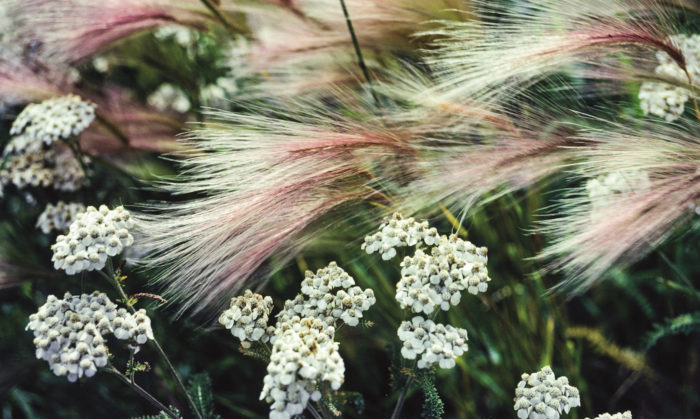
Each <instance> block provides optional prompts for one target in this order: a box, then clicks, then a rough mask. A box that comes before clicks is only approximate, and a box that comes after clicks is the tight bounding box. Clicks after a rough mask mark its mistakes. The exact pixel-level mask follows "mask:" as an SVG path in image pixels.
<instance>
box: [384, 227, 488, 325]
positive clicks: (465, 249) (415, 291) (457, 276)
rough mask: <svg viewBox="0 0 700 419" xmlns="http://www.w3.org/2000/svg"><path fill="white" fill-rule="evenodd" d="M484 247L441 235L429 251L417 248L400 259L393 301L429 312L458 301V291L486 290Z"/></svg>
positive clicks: (419, 310) (459, 294) (475, 291)
mask: <svg viewBox="0 0 700 419" xmlns="http://www.w3.org/2000/svg"><path fill="white" fill-rule="evenodd" d="M486 253H487V251H486V248H485V247H476V246H474V245H473V244H472V243H470V242H468V241H464V240H462V239H460V238H458V237H457V236H455V235H451V236H450V237H449V238H447V237H445V236H441V237H440V244H439V245H438V246H436V247H433V248H432V249H431V254H426V253H424V252H423V251H422V250H420V249H418V250H416V253H415V254H414V255H413V257H409V256H407V257H406V258H405V259H404V260H403V262H401V279H400V280H399V282H398V284H397V285H396V301H398V302H399V304H400V305H401V308H404V309H405V308H410V309H411V310H412V311H413V312H414V313H421V312H423V313H425V314H430V313H432V312H433V311H434V310H435V308H436V307H438V308H441V309H442V310H445V311H446V310H449V308H450V305H453V306H456V305H458V304H459V302H460V300H461V298H462V296H461V292H462V291H464V290H467V291H468V292H469V293H471V294H474V295H476V294H478V293H479V292H485V291H486V289H487V288H488V281H490V280H491V279H490V278H489V276H488V271H487V269H486V262H487V257H486Z"/></svg>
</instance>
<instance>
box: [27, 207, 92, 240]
mask: <svg viewBox="0 0 700 419" xmlns="http://www.w3.org/2000/svg"><path fill="white" fill-rule="evenodd" d="M83 211H85V205H83V204H81V203H78V202H70V203H68V204H66V203H65V202H63V201H58V203H57V204H56V205H53V204H47V205H46V208H45V209H44V211H43V212H42V213H41V214H40V215H39V219H38V220H37V222H36V227H37V228H39V229H41V231H42V232H43V233H44V234H48V233H50V232H51V231H53V230H57V231H66V230H68V227H69V226H70V225H71V223H72V222H73V220H75V217H76V216H77V215H78V214H79V213H81V212H83Z"/></svg>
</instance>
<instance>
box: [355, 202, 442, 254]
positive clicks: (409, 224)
mask: <svg viewBox="0 0 700 419" xmlns="http://www.w3.org/2000/svg"><path fill="white" fill-rule="evenodd" d="M439 240H440V239H439V237H438V232H437V230H436V229H435V228H431V227H429V225H428V222H427V221H422V222H417V221H416V220H414V219H413V218H406V219H404V218H403V216H402V215H401V214H399V213H395V214H394V215H392V216H391V218H389V219H385V220H384V222H383V223H382V225H380V226H379V231H378V232H376V233H374V234H372V235H368V236H366V237H365V242H364V243H363V244H362V250H364V251H365V252H367V253H369V254H372V253H374V252H380V253H381V254H382V259H384V260H389V259H391V258H393V257H394V256H396V248H397V247H406V246H421V245H423V244H425V245H427V246H432V245H434V244H437V243H438V242H439Z"/></svg>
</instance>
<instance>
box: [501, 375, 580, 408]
mask: <svg viewBox="0 0 700 419" xmlns="http://www.w3.org/2000/svg"><path fill="white" fill-rule="evenodd" d="M521 378H522V380H521V381H520V382H519V383H518V386H517V387H516V388H515V399H516V401H515V406H513V408H514V409H515V410H516V411H517V412H518V418H520V419H559V417H560V416H561V414H562V412H566V413H569V410H570V409H571V408H572V407H577V406H581V398H580V396H579V392H578V389H577V388H576V387H573V386H570V385H569V380H568V379H567V378H566V377H559V378H557V377H556V376H555V375H554V372H553V371H552V369H551V368H550V367H549V366H546V367H544V368H542V369H541V370H540V371H538V372H534V373H532V374H523V375H522V377H521Z"/></svg>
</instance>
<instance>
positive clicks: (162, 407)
mask: <svg viewBox="0 0 700 419" xmlns="http://www.w3.org/2000/svg"><path fill="white" fill-rule="evenodd" d="M104 370H105V371H107V372H109V373H111V374H114V375H116V376H117V378H119V379H120V380H121V381H123V382H124V383H125V384H126V385H128V386H129V387H131V388H132V389H134V391H135V392H137V393H138V394H139V395H140V396H141V397H143V398H144V399H146V400H148V402H149V403H151V404H152V405H153V406H154V407H155V408H157V409H159V410H162V411H163V412H165V413H166V414H167V415H168V416H170V417H171V418H173V419H178V418H179V416H178V415H177V414H175V412H173V411H172V410H171V409H170V408H169V407H167V406H166V405H164V404H163V403H161V402H160V401H158V399H156V398H155V397H153V395H151V393H149V392H147V391H146V390H144V389H143V387H141V386H139V385H138V384H136V383H135V382H133V381H132V380H130V379H129V377H127V376H126V375H124V374H122V372H121V371H119V370H118V369H116V368H114V366H112V365H109V367H108V368H105V369H104Z"/></svg>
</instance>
